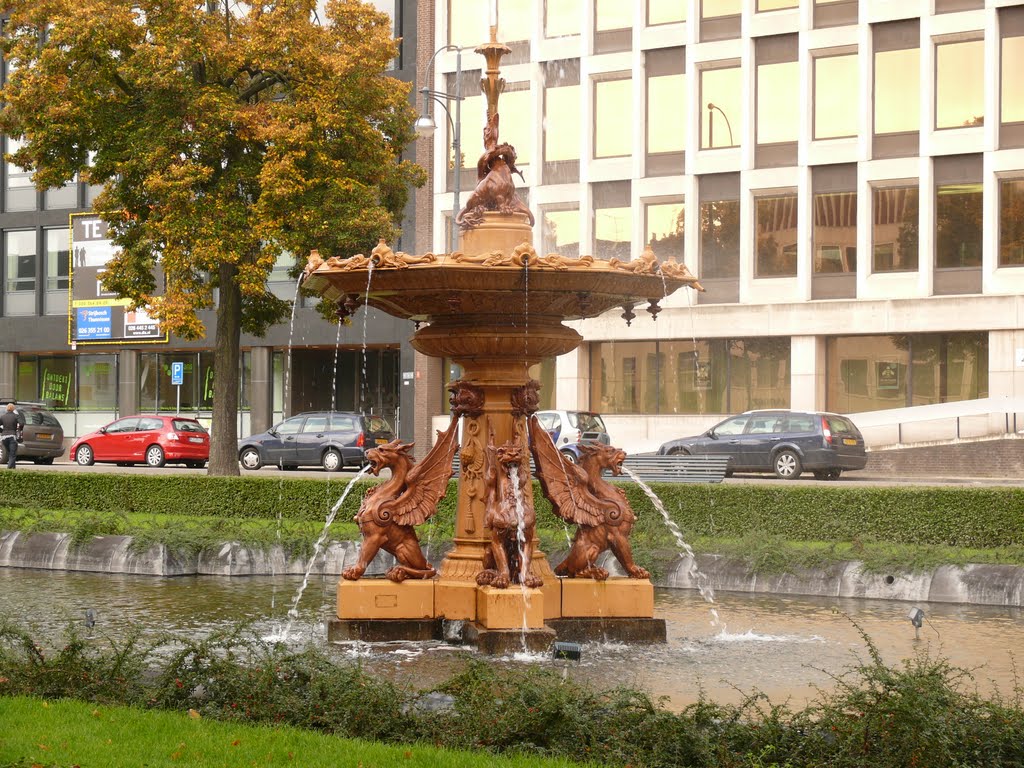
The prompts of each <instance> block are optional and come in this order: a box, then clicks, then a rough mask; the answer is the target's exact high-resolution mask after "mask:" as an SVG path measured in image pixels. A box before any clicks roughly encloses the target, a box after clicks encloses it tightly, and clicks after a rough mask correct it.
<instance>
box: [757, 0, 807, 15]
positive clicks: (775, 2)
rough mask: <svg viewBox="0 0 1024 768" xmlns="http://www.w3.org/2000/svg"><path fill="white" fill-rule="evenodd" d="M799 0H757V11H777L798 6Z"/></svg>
mask: <svg viewBox="0 0 1024 768" xmlns="http://www.w3.org/2000/svg"><path fill="white" fill-rule="evenodd" d="M799 7H800V0H757V12H758V13H763V12H764V11H778V10H782V9H783V8H799Z"/></svg>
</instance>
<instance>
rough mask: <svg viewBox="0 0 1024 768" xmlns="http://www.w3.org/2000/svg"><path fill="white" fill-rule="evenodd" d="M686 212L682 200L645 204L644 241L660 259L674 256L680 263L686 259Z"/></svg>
mask: <svg viewBox="0 0 1024 768" xmlns="http://www.w3.org/2000/svg"><path fill="white" fill-rule="evenodd" d="M685 212H686V209H685V207H684V205H683V201H682V200H680V201H679V202H673V203H648V204H647V205H646V206H644V215H645V218H646V226H645V231H644V242H645V243H648V244H649V245H650V246H651V250H652V251H654V255H655V256H657V257H658V258H659V259H661V260H664V259H668V258H674V259H675V260H676V261H678V262H680V263H682V262H683V261H684V259H683V256H684V252H683V234H684V223H685V221H684V220H685Z"/></svg>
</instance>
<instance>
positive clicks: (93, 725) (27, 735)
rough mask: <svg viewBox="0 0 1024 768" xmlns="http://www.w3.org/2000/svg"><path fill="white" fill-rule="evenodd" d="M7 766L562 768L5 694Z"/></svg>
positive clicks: (1, 715) (1, 755)
mask: <svg viewBox="0 0 1024 768" xmlns="http://www.w3.org/2000/svg"><path fill="white" fill-rule="evenodd" d="M0 723H2V724H3V727H2V729H0V768H8V767H9V766H18V768H22V767H24V768H29V766H46V767H47V768H49V767H50V766H62V768H63V767H65V766H66V767H68V768H70V766H76V765H77V766H82V768H106V766H110V768H133V767H134V766H149V767H150V768H153V767H158V766H188V767H189V768H207V766H209V767H210V768H212V767H213V766H264V765H266V766H278V765H296V766H303V768H319V766H323V768H348V767H349V766H351V768H381V767H383V766H403V767H405V766H408V768H418V767H420V766H422V768H462V766H482V765H486V766H495V768H503V767H504V766H507V767H508V768H520V767H521V768H556V767H557V766H565V767H566V768H568V767H569V766H574V765H578V763H570V762H567V761H565V760H554V759H547V760H545V759H541V758H538V757H534V756H525V757H518V758H510V757H499V756H496V755H492V754H487V753H473V752H453V751H449V750H442V749H435V748H433V747H429V746H419V745H417V746H399V747H392V746H385V745H383V744H375V743H371V742H365V741H355V740H352V739H342V738H338V737H335V736H329V735H324V734H320V733H313V732H311V731H303V730H299V729H296V728H289V727H279V728H269V727H258V726H252V725H242V724H234V723H224V722H216V721H212V720H204V719H200V718H198V717H190V716H188V715H181V714H177V713H173V712H160V711H142V710H138V709H133V708H129V707H108V706H96V705H93V704H86V703H82V702H76V701H68V700H59V701H43V700H41V699H34V698H26V697H14V698H0Z"/></svg>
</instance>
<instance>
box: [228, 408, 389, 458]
mask: <svg viewBox="0 0 1024 768" xmlns="http://www.w3.org/2000/svg"><path fill="white" fill-rule="evenodd" d="M394 439H395V433H394V431H393V430H392V429H391V425H390V424H388V422H387V421H385V420H384V419H383V418H381V417H380V416H364V415H363V414H360V413H350V412H347V411H310V412H309V413H300V414H297V415H295V416H292V417H291V418H288V419H285V420H284V421H282V422H281V423H280V424H275V425H274V426H272V427H271V428H270V429H268V430H267V431H266V432H260V433H259V434H255V435H250V436H249V437H246V438H243V439H242V440H239V441H238V461H239V462H240V463H241V465H242V468H243V469H259V468H260V467H262V466H263V465H264V464H271V465H276V466H279V467H281V468H282V469H295V468H296V467H313V466H317V465H319V466H321V467H323V468H324V469H325V470H326V471H328V472H336V471H337V470H339V469H342V468H343V467H361V466H363V465H364V464H365V463H366V451H367V450H369V449H370V448H373V447H374V446H377V445H383V444H384V443H387V442H390V441H391V440H394Z"/></svg>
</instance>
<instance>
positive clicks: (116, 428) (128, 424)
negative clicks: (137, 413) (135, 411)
mask: <svg viewBox="0 0 1024 768" xmlns="http://www.w3.org/2000/svg"><path fill="white" fill-rule="evenodd" d="M138 423H139V420H138V418H134V419H118V420H117V421H114V422H111V423H110V424H108V425H107V434H111V433H114V434H116V433H119V432H134V431H135V427H136V426H138Z"/></svg>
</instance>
